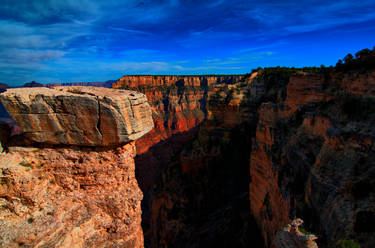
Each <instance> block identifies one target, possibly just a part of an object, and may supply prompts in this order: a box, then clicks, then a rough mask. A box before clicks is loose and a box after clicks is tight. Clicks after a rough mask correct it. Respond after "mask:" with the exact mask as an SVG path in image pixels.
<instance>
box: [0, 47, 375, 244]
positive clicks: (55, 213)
mask: <svg viewBox="0 0 375 248" xmlns="http://www.w3.org/2000/svg"><path fill="white" fill-rule="evenodd" d="M374 58H375V55H374V51H372V53H370V54H369V55H366V56H363V57H362V58H361V57H359V58H358V59H357V60H355V61H354V62H351V64H350V63H347V64H345V65H340V66H336V67H335V68H305V69H294V68H280V67H277V68H265V69H258V70H255V71H254V72H252V73H249V74H246V75H228V76H224V75H223V76H215V75H212V76H124V77H122V78H121V79H120V80H118V81H117V82H116V83H114V84H113V85H112V87H113V88H115V89H104V88H101V89H100V90H97V88H92V87H79V86H71V87H51V88H38V89H37V90H35V89H34V91H30V90H29V89H27V88H21V89H8V90H7V91H6V92H5V93H3V94H2V95H1V100H2V102H3V104H4V107H5V108H6V109H7V111H8V112H9V113H10V114H11V116H12V117H13V118H14V119H15V120H16V121H17V122H18V124H19V125H20V126H21V127H22V129H23V134H22V135H14V136H12V137H9V136H10V130H9V129H7V128H6V127H5V126H4V127H3V128H2V129H1V144H2V145H3V146H4V147H5V151H4V153H2V154H1V170H2V179H1V192H0V194H1V195H0V197H1V202H0V206H1V212H0V213H1V214H0V217H1V220H0V222H1V226H0V235H1V240H2V245H3V246H8V247H18V246H25V247H68V246H72V245H73V244H77V247H143V243H144V247H151V248H156V247H170V248H174V247H178V248H180V247H181V248H184V247H189V248H190V247H192V248H193V247H274V248H276V247H285V246H283V244H282V242H283V238H282V237H284V236H283V235H284V234H285V233H282V230H283V229H284V227H285V226H286V225H287V224H289V223H292V221H293V220H294V219H295V218H301V219H303V220H304V228H305V229H307V230H309V231H311V232H312V233H314V234H315V235H317V236H318V239H317V240H316V242H317V243H318V245H319V247H330V246H333V245H334V244H336V243H337V242H338V241H339V240H343V239H353V240H355V241H356V242H357V243H359V244H360V245H361V247H365V248H366V247H369V248H370V247H375V235H374V233H375V229H374V225H373V222H374V221H375V192H374V190H373V188H374V186H375V166H374V161H375V160H374V159H375V143H374V141H375V133H374V129H373V126H374V124H375V105H374V99H375V65H374ZM41 89H43V90H41ZM127 90H131V91H127ZM22 91H24V92H23V93H22ZM17 92H18V93H17ZM19 92H21V93H19ZM33 92H34V93H33ZM138 92H141V93H143V94H144V95H143V94H141V93H138ZM12 94H13V95H12ZM124 95H125V96H124ZM145 96H146V97H147V99H148V103H147V100H146V97H145ZM71 106H74V108H73V107H71ZM151 118H152V119H151ZM152 120H153V122H152ZM151 129H152V130H151ZM138 185H139V187H138ZM141 191H142V192H143V200H142V192H141ZM141 200H142V203H141ZM140 204H142V206H141V205H140ZM141 212H142V213H141ZM141 222H142V223H141ZM142 229H143V232H142ZM286 247H288V246H286ZM290 247H303V246H290ZM306 247H307V246H306Z"/></svg>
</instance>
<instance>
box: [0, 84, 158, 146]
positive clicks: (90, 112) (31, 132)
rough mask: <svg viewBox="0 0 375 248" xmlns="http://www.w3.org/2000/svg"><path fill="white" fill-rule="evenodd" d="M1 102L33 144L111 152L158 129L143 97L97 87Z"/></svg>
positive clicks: (30, 92) (23, 92)
mask: <svg viewBox="0 0 375 248" xmlns="http://www.w3.org/2000/svg"><path fill="white" fill-rule="evenodd" d="M0 99H1V101H2V103H3V105H4V107H5V108H6V109H7V111H8V113H9V114H10V115H11V116H12V117H13V118H14V119H15V120H16V121H17V122H18V124H19V125H20V126H21V128H22V130H23V132H24V135H25V136H26V137H27V138H29V139H31V140H32V141H34V142H39V143H49V144H64V145H87V146H109V145H118V144H123V143H126V142H129V141H132V140H136V139H138V138H139V137H141V136H143V135H144V134H146V133H147V132H149V131H150V130H151V129H152V128H153V121H152V118H151V109H150V107H149V105H148V102H147V98H146V97H145V95H143V94H141V93H138V92H130V91H124V90H122V91H121V90H113V89H104V88H100V89H98V88H94V87H79V86H75V87H73V86H72V87H55V88H18V89H9V90H8V91H7V92H5V93H3V94H1V96H0Z"/></svg>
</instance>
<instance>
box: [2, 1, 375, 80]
mask: <svg viewBox="0 0 375 248" xmlns="http://www.w3.org/2000/svg"><path fill="white" fill-rule="evenodd" d="M374 46H375V0H361V1H359V0H336V1H330V0H328V1H327V0H324V1H322V0H299V1H288V0H285V1H280V0H278V1H276V0H269V1H260V0H257V1H253V0H248V1H240V0H207V1H204V0H186V1H184V0H155V1H151V0H143V1H142V0H125V1H124V0H123V1H115V0H33V1H30V0H16V1H15V0H1V4H0V82H2V83H7V84H8V85H12V86H13V85H21V84H24V83H26V82H30V81H33V80H34V81H37V82H42V83H52V82H89V81H91V82H92V81H105V80H113V79H118V78H120V77H121V76H123V75H129V74H131V75H134V74H135V75H138V74H139V75H142V74H159V75H160V74H163V75H164V74H184V75H186V74H194V75H195V74H241V73H247V72H250V71H251V69H253V68H257V67H259V66H261V67H270V66H278V65H280V66H294V67H302V66H320V65H321V64H324V65H326V66H329V65H334V64H336V62H337V60H338V59H340V58H343V57H344V56H345V55H346V54H348V53H353V54H354V53H355V52H357V51H359V50H361V49H363V48H370V49H372V48H373V47H374Z"/></svg>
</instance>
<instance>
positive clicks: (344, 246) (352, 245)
mask: <svg viewBox="0 0 375 248" xmlns="http://www.w3.org/2000/svg"><path fill="white" fill-rule="evenodd" d="M333 248H361V246H360V245H359V244H357V243H356V242H355V241H354V240H352V239H341V240H340V241H338V242H337V243H336V245H335V246H334V247H333Z"/></svg>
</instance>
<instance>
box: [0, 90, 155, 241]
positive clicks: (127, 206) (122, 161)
mask: <svg viewBox="0 0 375 248" xmlns="http://www.w3.org/2000/svg"><path fill="white" fill-rule="evenodd" d="M19 90H20V91H21V92H24V91H23V90H22V89H19ZM45 90H46V91H44V90H43V91H42V92H39V94H34V93H35V92H33V91H31V90H30V89H29V92H30V93H31V94H30V95H29V97H26V96H25V94H26V93H25V94H18V93H16V92H9V94H8V95H7V96H5V97H3V98H2V99H3V100H4V99H5V101H8V102H7V103H6V104H5V105H6V106H7V107H9V108H10V109H11V110H12V111H11V113H12V114H13V115H14V116H17V118H18V120H19V121H22V119H21V116H27V118H28V120H39V118H40V117H39V116H38V115H40V114H41V113H43V114H44V115H52V116H59V115H61V113H69V115H70V116H72V119H78V118H83V119H80V120H81V121H84V122H85V123H76V124H77V125H80V124H82V125H86V127H87V128H89V127H97V118H98V117H97V116H101V118H100V119H101V122H100V123H101V125H100V128H99V127H98V128H99V130H103V133H104V134H103V141H102V142H101V143H99V145H100V146H97V147H94V146H93V144H94V143H93V142H92V139H91V140H90V139H83V140H82V141H80V142H79V145H71V144H70V143H67V142H65V141H66V140H63V141H64V142H63V143H57V142H58V139H56V138H55V136H51V137H53V138H49V137H48V136H43V137H47V138H46V139H45V140H44V141H46V142H47V143H38V144H34V143H31V145H29V146H27V147H24V146H21V147H17V146H12V145H10V146H8V147H7V151H8V152H7V153H5V154H4V153H3V154H1V156H0V175H1V176H0V177H1V179H0V180H1V182H0V237H1V241H0V242H1V246H3V247H21V246H24V247H129V248H133V247H136V248H141V247H143V246H144V245H143V231H142V227H141V200H142V192H141V190H140V189H139V187H138V183H137V180H136V178H135V163H134V157H135V155H136V148H135V142H134V141H131V142H128V143H126V144H121V143H123V142H124V141H121V142H118V141H116V142H109V141H106V139H105V137H106V136H105V135H110V134H111V133H110V132H109V131H106V129H110V130H113V128H117V127H116V125H118V126H122V127H127V128H128V129H130V130H137V133H136V134H135V135H134V136H133V138H131V139H136V138H138V137H139V135H140V134H144V133H146V132H147V131H148V129H149V128H150V126H148V125H146V124H147V120H151V121H152V119H151V114H150V112H149V111H150V110H149V109H148V110H147V108H146V106H147V105H146V103H147V102H146V101H145V98H144V95H142V94H140V93H137V92H126V91H121V90H119V91H116V90H111V91H107V92H104V91H103V89H99V90H95V89H94V88H88V89H87V88H81V87H79V88H77V87H73V88H67V91H66V92H62V93H60V92H61V91H60V89H59V88H57V89H45ZM68 90H70V91H71V90H73V91H74V92H73V93H72V92H68ZM77 90H79V92H77ZM43 92H45V94H43ZM52 92H55V93H56V94H55V95H54V93H52ZM105 93H111V94H112V95H109V94H108V95H106V96H104V94H105ZM33 94H34V95H33ZM132 94H133V95H132ZM72 98H73V99H72ZM12 99H13V100H14V99H17V100H19V101H18V103H15V102H11V101H12ZM93 99H95V104H96V105H94V106H96V109H98V106H99V105H100V106H103V107H101V110H100V111H99V112H101V113H102V114H101V115H100V114H99V115H96V116H94V117H92V118H91V117H90V116H84V117H82V116H79V114H88V113H89V112H88V111H89V110H93V109H95V108H93V105H92V104H94V102H93ZM98 102H100V103H98ZM67 103H71V104H74V105H67ZM132 104H133V105H132ZM142 105H143V107H142ZM74 107H76V108H77V109H78V110H81V112H79V111H77V110H75V112H72V111H74V110H73V108H74ZM85 107H86V108H87V109H85ZM132 108H133V110H131V109H132ZM139 108H140V109H139ZM142 108H143V109H144V108H146V111H143V112H142V111H141V110H142ZM17 109H18V110H19V111H20V112H21V113H22V114H18V112H17V111H18V110H17ZM22 111H23V112H22ZM85 111H86V112H85ZM26 113H27V114H26ZM96 113H98V111H97V112H96ZM128 114H129V115H130V116H128ZM148 114H149V116H146V115H148ZM62 116H64V114H62ZM95 118H96V119H95ZM115 118H116V119H115ZM53 120H58V121H61V120H62V118H60V119H59V118H56V119H53ZM121 120H122V121H123V122H124V123H121ZM138 120H139V121H140V122H139V123H137V121H138ZM142 120H146V122H144V123H142V122H141V121H142ZM110 121H113V123H110ZM24 123H28V122H27V121H25V122H24ZM40 123H43V122H40ZM56 123H60V122H56ZM36 124H37V122H34V123H33V126H32V125H30V126H28V128H29V129H28V130H29V131H30V133H33V132H34V131H36V132H39V130H41V129H43V128H44V127H40V126H37V125H36ZM71 124H72V123H71ZM72 125H73V124H72ZM111 125H113V126H114V127H111ZM57 127H59V126H57ZM69 127H71V126H65V127H62V128H65V129H63V130H66V131H67V132H69V129H68V128H69ZM32 128H35V130H34V129H32ZM49 128H50V129H48V130H50V131H51V135H53V132H52V131H53V129H52V127H49ZM56 131H57V129H56ZM90 131H92V130H85V132H86V133H87V132H90ZM106 132H107V134H105V133H106ZM109 138H111V137H109ZM50 140H54V142H53V143H54V144H56V143H57V144H56V145H58V146H55V145H54V146H52V145H50V144H49V143H48V142H49V141H50ZM117 140H119V138H117ZM37 141H40V140H37ZM69 142H70V140H69ZM84 142H87V143H84ZM95 142H96V141H95ZM11 143H12V142H11ZM71 143H73V144H76V143H77V142H76V141H74V142H71ZM12 144H14V142H13V143H12ZM17 144H18V145H19V144H20V143H19V142H18V143H17ZM68 144H69V145H68ZM104 145H107V146H104Z"/></svg>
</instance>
